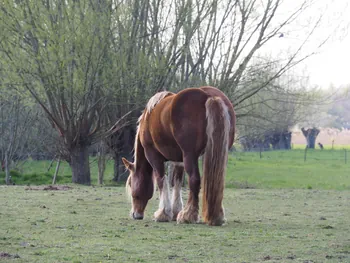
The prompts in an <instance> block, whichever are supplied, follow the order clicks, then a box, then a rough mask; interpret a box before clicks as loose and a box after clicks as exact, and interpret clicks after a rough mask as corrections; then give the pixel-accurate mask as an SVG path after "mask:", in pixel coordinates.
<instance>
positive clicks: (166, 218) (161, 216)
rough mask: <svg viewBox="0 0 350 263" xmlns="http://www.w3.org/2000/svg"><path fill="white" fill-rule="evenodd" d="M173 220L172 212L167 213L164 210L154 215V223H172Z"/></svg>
mask: <svg viewBox="0 0 350 263" xmlns="http://www.w3.org/2000/svg"><path fill="white" fill-rule="evenodd" d="M172 218H173V214H172V213H171V212H168V213H167V212H165V210H164V209H159V210H157V211H156V212H155V213H154V221H156V222H170V221H171V220H172Z"/></svg>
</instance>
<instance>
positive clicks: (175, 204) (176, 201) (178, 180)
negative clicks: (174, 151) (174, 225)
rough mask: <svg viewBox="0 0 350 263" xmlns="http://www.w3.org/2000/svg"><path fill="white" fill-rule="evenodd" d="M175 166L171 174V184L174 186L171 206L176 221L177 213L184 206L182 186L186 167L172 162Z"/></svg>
mask: <svg viewBox="0 0 350 263" xmlns="http://www.w3.org/2000/svg"><path fill="white" fill-rule="evenodd" d="M170 165H171V166H173V169H171V170H172V174H170V176H171V179H172V181H171V184H172V187H173V192H172V197H171V207H172V211H173V221H176V219H177V215H178V214H179V213H180V211H181V210H182V208H183V202H182V195H181V187H182V181H183V176H184V167H183V166H182V165H178V164H170Z"/></svg>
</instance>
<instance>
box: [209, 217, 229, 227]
mask: <svg viewBox="0 0 350 263" xmlns="http://www.w3.org/2000/svg"><path fill="white" fill-rule="evenodd" d="M206 223H207V224H208V225H209V226H222V225H223V224H225V223H226V218H216V219H213V220H209V221H208V222H206Z"/></svg>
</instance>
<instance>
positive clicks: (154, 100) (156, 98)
mask: <svg viewBox="0 0 350 263" xmlns="http://www.w3.org/2000/svg"><path fill="white" fill-rule="evenodd" d="M171 94H173V93H172V92H169V91H162V92H158V93H156V94H155V95H154V96H153V97H152V98H150V99H149V101H148V102H147V105H146V110H147V113H151V111H152V110H153V108H154V107H155V106H156V105H157V104H158V103H159V102H160V101H161V100H162V99H164V98H165V97H166V96H168V95H171Z"/></svg>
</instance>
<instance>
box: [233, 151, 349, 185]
mask: <svg viewBox="0 0 350 263" xmlns="http://www.w3.org/2000/svg"><path fill="white" fill-rule="evenodd" d="M349 154H350V153H349ZM349 158H350V155H349ZM349 171H350V160H348V161H347V163H345V152H344V151H343V150H323V151H321V150H308V152H307V157H306V161H304V150H292V151H268V152H262V158H260V154H259V152H249V153H242V152H233V153H232V155H231V156H230V158H229V162H228V167H227V177H226V186H227V187H231V188H241V187H243V188H245V187H247V188H249V187H252V188H264V189H281V188H289V189H290V188H293V189H295V188H297V189H310V188H312V189H336V190H350V173H349Z"/></svg>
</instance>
